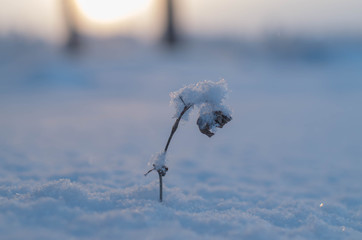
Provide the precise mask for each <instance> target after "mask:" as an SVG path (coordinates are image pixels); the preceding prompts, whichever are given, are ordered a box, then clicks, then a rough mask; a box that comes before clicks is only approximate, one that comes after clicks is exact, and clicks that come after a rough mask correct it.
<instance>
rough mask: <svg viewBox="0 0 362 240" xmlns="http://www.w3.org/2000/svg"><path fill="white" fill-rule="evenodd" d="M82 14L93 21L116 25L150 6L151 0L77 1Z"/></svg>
mask: <svg viewBox="0 0 362 240" xmlns="http://www.w3.org/2000/svg"><path fill="white" fill-rule="evenodd" d="M75 2H76V5H77V7H78V8H79V10H80V11H81V13H82V14H83V15H84V16H86V17H87V18H89V19H90V20H92V21H95V22H99V23H114V22H117V21H120V20H123V19H125V18H128V17H130V16H132V15H136V14H137V13H139V12H142V11H144V10H145V9H147V7H148V6H149V4H150V2H151V0H75Z"/></svg>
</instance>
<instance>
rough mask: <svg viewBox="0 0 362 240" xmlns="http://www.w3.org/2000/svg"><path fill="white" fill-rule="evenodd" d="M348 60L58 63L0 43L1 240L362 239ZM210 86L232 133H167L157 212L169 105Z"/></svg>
mask: <svg viewBox="0 0 362 240" xmlns="http://www.w3.org/2000/svg"><path fill="white" fill-rule="evenodd" d="M356 47H359V45H356V46H350V45H343V44H337V45H332V47H331V48H328V49H327V51H326V52H323V53H318V52H315V51H314V50H313V54H314V55H313V57H311V58H310V57H307V58H305V56H304V55H303V56H299V55H298V54H297V56H295V55H293V54H294V53H290V54H292V56H290V54H289V55H288V56H280V55H277V56H274V55H273V54H271V53H270V52H264V51H256V52H250V51H249V52H245V48H243V46H242V45H240V44H239V43H225V42H221V41H220V42H215V43H210V42H209V43H204V42H202V43H195V44H193V45H188V46H187V45H186V46H182V47H180V48H179V49H176V50H174V51H167V50H165V49H162V48H159V47H155V46H153V47H150V46H140V45H138V44H136V43H131V42H127V41H119V40H118V41H117V40H114V41H110V42H102V41H101V42H96V43H89V45H88V46H87V47H85V48H84V49H83V50H81V54H80V55H79V56H73V57H72V56H67V55H64V54H62V53H61V52H60V51H58V50H55V49H53V48H51V47H49V46H44V45H42V44H36V43H29V42H27V41H22V40H17V41H13V40H1V41H0V51H1V54H0V73H1V80H0V84H1V88H0V114H1V117H0V132H1V134H0V233H1V239H356V240H357V239H362V191H361V190H362V189H361V184H360V183H361V182H362V174H361V171H362V162H361V157H362V137H361V136H362V127H361V122H362V112H361V103H362V94H361V92H362V85H361V81H360V80H361V74H362V68H361V60H362V57H361V56H362V55H361V52H362V51H360V50H361V48H359V49H358V48H356ZM304 52H305V51H303V53H304ZM315 54H320V55H317V57H316V55H315ZM222 78H225V79H226V80H227V81H228V84H229V87H230V89H231V90H232V93H231V94H230V97H229V99H228V101H227V103H228V104H229V105H230V106H232V107H233V112H234V115H233V120H232V121H231V122H230V123H228V124H227V125H226V126H225V127H224V128H223V129H222V131H219V132H218V133H217V135H215V136H214V137H213V138H210V139H209V138H205V136H203V135H202V134H200V133H199V132H198V129H197V126H196V124H191V123H190V122H192V121H196V116H195V115H191V116H190V122H187V123H184V124H180V126H179V129H178V131H177V132H176V134H175V136H174V139H173V140H172V141H173V142H172V144H171V145H170V148H169V150H168V154H169V156H168V158H169V161H168V163H167V166H168V167H169V171H168V173H167V175H166V177H165V178H164V202H163V203H159V202H158V176H157V174H156V173H154V172H153V173H150V174H149V175H148V176H147V177H144V176H143V174H144V173H145V172H146V171H147V170H148V166H147V162H148V161H149V159H150V156H151V155H152V153H153V152H154V151H155V149H156V150H157V149H159V148H160V146H161V147H162V146H164V144H165V142H166V140H167V137H168V135H169V133H170V130H171V129H170V128H171V126H172V124H173V122H174V119H172V118H171V117H170V116H172V115H173V113H174V112H173V111H174V109H173V108H172V107H170V106H169V105H168V101H169V97H168V93H169V92H171V91H175V90H177V89H179V88H180V87H182V86H187V85H188V84H191V83H194V82H197V81H200V80H212V81H217V80H220V79H222Z"/></svg>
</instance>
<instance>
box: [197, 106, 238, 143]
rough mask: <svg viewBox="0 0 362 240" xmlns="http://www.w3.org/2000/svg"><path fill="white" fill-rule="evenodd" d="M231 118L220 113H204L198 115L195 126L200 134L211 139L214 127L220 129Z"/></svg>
mask: <svg viewBox="0 0 362 240" xmlns="http://www.w3.org/2000/svg"><path fill="white" fill-rule="evenodd" d="M231 119H232V117H231V116H230V115H229V114H227V113H224V112H222V111H212V112H211V113H205V114H202V115H200V117H199V118H198V119H197V125H198V126H199V129H200V132H201V133H203V134H205V135H206V136H208V137H212V136H213V135H214V134H215V133H213V130H214V129H215V127H217V128H222V127H223V126H224V125H225V124H226V123H228V122H230V121H231Z"/></svg>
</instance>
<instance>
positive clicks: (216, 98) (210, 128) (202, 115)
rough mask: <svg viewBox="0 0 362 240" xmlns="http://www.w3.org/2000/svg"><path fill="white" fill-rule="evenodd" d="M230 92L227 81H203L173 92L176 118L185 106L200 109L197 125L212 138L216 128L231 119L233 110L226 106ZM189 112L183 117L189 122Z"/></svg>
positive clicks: (171, 94) (172, 101)
mask: <svg viewBox="0 0 362 240" xmlns="http://www.w3.org/2000/svg"><path fill="white" fill-rule="evenodd" d="M228 92H229V90H228V88H227V84H226V81H225V80H220V81H218V82H212V81H206V80H205V81H201V82H198V83H196V84H191V85H188V86H186V87H183V88H181V89H180V90H178V91H175V92H171V93H170V97H171V105H173V106H174V107H175V108H176V114H175V117H178V116H179V115H180V113H181V112H182V111H183V109H184V108H185V106H192V107H198V108H199V117H198V120H197V125H198V126H199V129H200V132H201V133H203V134H205V135H207V136H208V137H211V136H213V135H214V134H215V132H216V128H222V127H223V126H224V125H225V124H226V123H228V122H229V121H230V120H231V119H232V117H231V110H230V108H229V107H227V106H226V105H225V104H224V100H225V98H226V96H227V93H228ZM188 116H189V112H187V113H186V114H184V115H183V119H184V120H188Z"/></svg>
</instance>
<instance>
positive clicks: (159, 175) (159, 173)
mask: <svg viewBox="0 0 362 240" xmlns="http://www.w3.org/2000/svg"><path fill="white" fill-rule="evenodd" d="M158 177H159V179H160V202H162V175H161V172H158Z"/></svg>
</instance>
